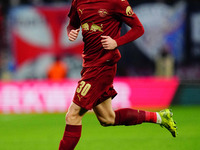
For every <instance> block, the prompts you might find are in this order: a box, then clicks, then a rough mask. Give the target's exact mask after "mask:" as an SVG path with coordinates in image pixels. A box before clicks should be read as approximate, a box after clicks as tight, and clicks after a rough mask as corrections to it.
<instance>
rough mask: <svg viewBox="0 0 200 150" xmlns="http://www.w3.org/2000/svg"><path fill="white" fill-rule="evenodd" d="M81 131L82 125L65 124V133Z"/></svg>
mask: <svg viewBox="0 0 200 150" xmlns="http://www.w3.org/2000/svg"><path fill="white" fill-rule="evenodd" d="M81 129H82V125H69V124H66V126H65V131H68V132H81Z"/></svg>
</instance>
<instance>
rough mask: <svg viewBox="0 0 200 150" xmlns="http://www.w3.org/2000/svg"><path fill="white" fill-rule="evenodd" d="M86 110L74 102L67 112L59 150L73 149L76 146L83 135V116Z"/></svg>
mask: <svg viewBox="0 0 200 150" xmlns="http://www.w3.org/2000/svg"><path fill="white" fill-rule="evenodd" d="M86 112H87V110H86V109H83V108H81V107H80V106H78V105H76V104H75V103H73V102H72V104H71V106H70V107H69V110H68V112H67V114H66V118H65V119H66V127H65V131H64V135H63V138H62V140H61V141H60V145H59V150H73V149H74V148H75V147H76V145H77V143H78V141H79V139H80V137H81V129H82V118H83V116H84V114H85V113H86Z"/></svg>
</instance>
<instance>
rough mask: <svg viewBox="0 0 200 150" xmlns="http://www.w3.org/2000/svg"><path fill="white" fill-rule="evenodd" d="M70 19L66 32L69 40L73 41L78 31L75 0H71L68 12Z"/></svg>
mask: <svg viewBox="0 0 200 150" xmlns="http://www.w3.org/2000/svg"><path fill="white" fill-rule="evenodd" d="M68 17H69V19H70V21H69V24H68V26H67V34H68V38H69V40H70V41H75V40H76V39H77V37H78V33H79V31H80V29H79V28H80V19H79V16H78V13H77V8H76V0H73V1H72V6H71V9H70V12H69V14H68Z"/></svg>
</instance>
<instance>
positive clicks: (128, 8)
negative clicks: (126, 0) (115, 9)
mask: <svg viewBox="0 0 200 150" xmlns="http://www.w3.org/2000/svg"><path fill="white" fill-rule="evenodd" d="M133 14H134V12H133V10H132V8H131V6H127V7H126V15H127V16H132V15H133Z"/></svg>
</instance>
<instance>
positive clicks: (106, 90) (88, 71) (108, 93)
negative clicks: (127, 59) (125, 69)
mask: <svg viewBox="0 0 200 150" xmlns="http://www.w3.org/2000/svg"><path fill="white" fill-rule="evenodd" d="M116 70H117V65H116V64H115V65H112V66H98V67H85V68H83V69H82V71H81V77H82V78H81V80H80V81H79V82H78V86H77V88H76V92H75V95H74V99H73V102H74V103H75V104H77V105H78V106H80V107H82V108H85V109H87V110H90V109H92V108H93V107H95V106H97V105H98V104H100V103H102V102H103V101H105V100H106V99H108V98H110V97H112V98H114V97H115V96H116V95H117V92H116V91H115V90H114V88H113V79H114V77H115V74H116Z"/></svg>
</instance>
